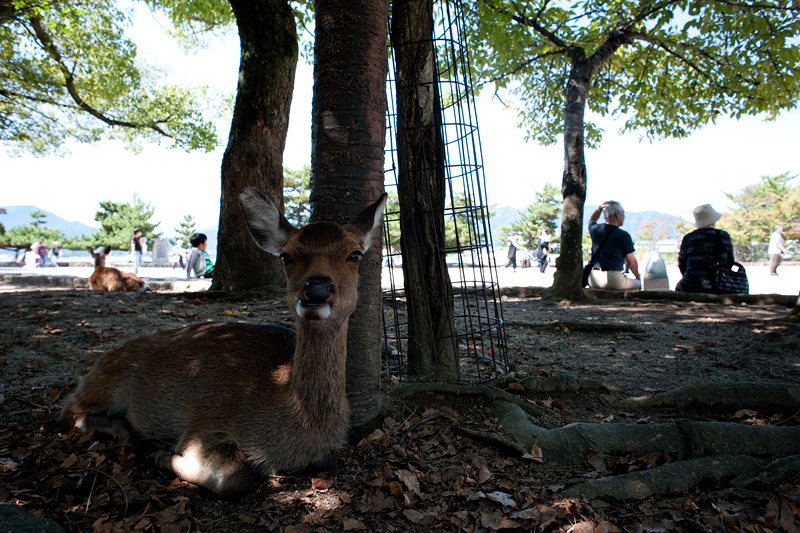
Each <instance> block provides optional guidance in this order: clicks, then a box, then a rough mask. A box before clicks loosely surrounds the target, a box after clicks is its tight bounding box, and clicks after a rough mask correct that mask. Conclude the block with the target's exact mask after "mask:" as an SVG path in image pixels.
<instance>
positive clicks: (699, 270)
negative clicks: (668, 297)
mask: <svg viewBox="0 0 800 533" xmlns="http://www.w3.org/2000/svg"><path fill="white" fill-rule="evenodd" d="M692 214H693V215H694V226H695V227H696V228H697V229H696V230H694V231H693V232H691V233H689V234H688V235H686V236H685V237H684V238H683V240H682V241H681V249H680V251H679V252H678V269H679V270H680V271H681V274H682V275H683V278H681V280H680V281H678V284H677V285H676V286H675V290H676V291H682V292H709V293H715V292H717V290H716V272H717V265H720V266H725V267H727V268H730V267H731V265H733V262H734V258H733V242H731V236H730V235H728V233H727V232H725V231H722V230H719V229H716V228H714V225H715V224H716V223H717V220H719V218H720V217H721V216H722V215H720V214H719V213H717V212H716V211H715V210H714V208H713V207H711V205H710V204H703V205H701V206H699V207H695V208H694V211H693V212H692Z"/></svg>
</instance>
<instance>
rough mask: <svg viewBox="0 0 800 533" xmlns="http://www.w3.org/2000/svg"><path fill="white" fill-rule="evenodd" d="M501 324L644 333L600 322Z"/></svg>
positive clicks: (636, 328) (513, 322)
mask: <svg viewBox="0 0 800 533" xmlns="http://www.w3.org/2000/svg"><path fill="white" fill-rule="evenodd" d="M503 324H504V325H506V326H510V327H519V328H532V329H553V328H564V329H568V330H569V331H581V332H588V333H600V334H607V335H613V334H615V333H645V330H644V329H642V328H640V327H637V326H631V325H629V324H613V323H608V322H602V323H597V322H570V321H563V320H556V321H555V322H545V323H540V324H534V323H531V322H519V321H506V322H504V323H503Z"/></svg>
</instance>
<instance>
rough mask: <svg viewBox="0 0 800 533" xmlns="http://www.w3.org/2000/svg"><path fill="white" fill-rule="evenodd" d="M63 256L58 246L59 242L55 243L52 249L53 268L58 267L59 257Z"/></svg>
mask: <svg viewBox="0 0 800 533" xmlns="http://www.w3.org/2000/svg"><path fill="white" fill-rule="evenodd" d="M60 255H61V248H60V247H59V246H58V241H53V246H51V247H50V261H52V263H53V266H55V267H57V266H58V257H59V256H60Z"/></svg>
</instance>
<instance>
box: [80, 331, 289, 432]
mask: <svg viewBox="0 0 800 533" xmlns="http://www.w3.org/2000/svg"><path fill="white" fill-rule="evenodd" d="M294 338H295V334H294V331H292V330H291V329H288V328H283V327H280V326H267V325H255V324H237V323H224V322H223V323H206V324H199V325H193V326H187V327H185V328H181V329H177V330H172V331H167V332H161V333H155V334H151V335H145V336H142V337H137V338H134V339H130V340H128V341H126V342H124V343H122V344H121V345H119V346H116V347H114V348H112V349H110V350H108V351H106V352H104V353H103V354H102V355H101V356H100V358H99V359H98V360H97V361H96V362H95V364H94V365H93V366H92V368H91V369H90V370H89V372H88V373H87V374H86V376H84V378H83V379H82V380H81V383H80V385H79V386H78V389H77V391H76V392H75V394H74V395H73V396H71V397H70V398H69V399H68V404H67V407H66V411H67V412H69V414H71V415H72V416H73V417H80V416H83V415H85V414H103V415H109V414H110V415H117V416H123V417H125V418H127V420H128V422H129V423H130V425H131V428H132V429H133V430H134V431H135V432H136V434H137V435H138V436H139V437H147V438H150V437H152V438H161V439H165V440H172V441H176V440H179V439H180V438H182V436H183V435H184V434H186V432H187V430H190V429H192V428H193V427H196V426H197V425H198V424H203V425H216V427H218V428H219V430H221V431H226V430H228V431H234V432H235V428H234V427H233V426H235V425H236V424H237V423H238V422H237V420H236V419H237V417H238V416H239V413H242V412H246V411H248V410H257V409H262V408H265V407H266V408H270V407H271V406H274V404H275V397H276V396H278V395H280V394H281V392H282V391H283V390H284V389H285V388H286V386H287V384H288V376H289V370H290V367H291V361H292V356H293V353H294Z"/></svg>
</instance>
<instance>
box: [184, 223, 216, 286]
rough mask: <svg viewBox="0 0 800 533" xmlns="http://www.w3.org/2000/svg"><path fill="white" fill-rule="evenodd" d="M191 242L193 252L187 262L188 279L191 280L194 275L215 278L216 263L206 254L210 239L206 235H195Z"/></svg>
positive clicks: (190, 239)
mask: <svg viewBox="0 0 800 533" xmlns="http://www.w3.org/2000/svg"><path fill="white" fill-rule="evenodd" d="M189 242H190V243H191V245H192V251H191V252H190V253H189V260H188V261H187V262H186V279H191V277H192V273H194V275H195V276H197V277H198V278H207V279H208V278H213V277H214V263H213V262H212V261H211V257H210V256H209V255H208V252H206V247H207V246H208V237H206V236H205V234H204V233H195V234H194V235H192V236H191V237H190V238H189Z"/></svg>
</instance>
